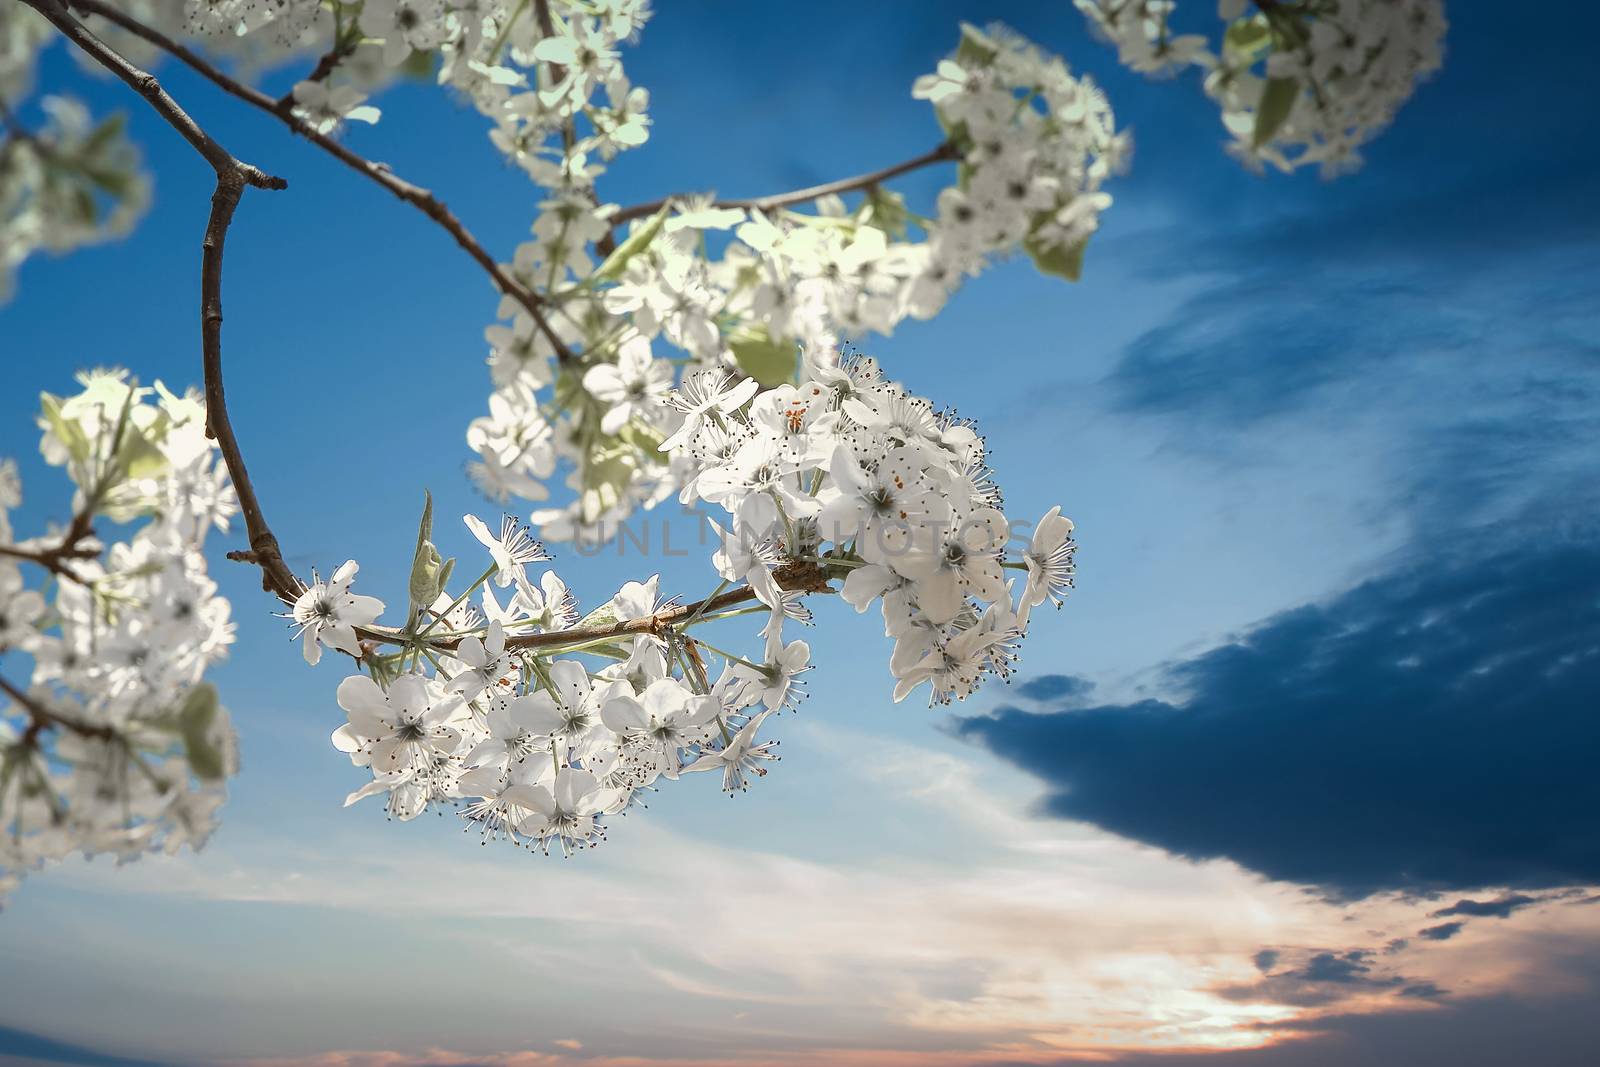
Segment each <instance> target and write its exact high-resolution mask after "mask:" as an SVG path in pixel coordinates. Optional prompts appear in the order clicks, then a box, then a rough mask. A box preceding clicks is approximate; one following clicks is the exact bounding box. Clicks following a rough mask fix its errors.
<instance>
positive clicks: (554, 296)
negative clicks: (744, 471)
mask: <svg viewBox="0 0 1600 1067" xmlns="http://www.w3.org/2000/svg"><path fill="white" fill-rule="evenodd" d="M912 91H913V95H915V96H917V97H919V98H923V99H927V100H928V101H930V103H932V104H933V106H934V109H935V114H936V116H937V118H938V120H939V124H940V127H941V130H942V133H943V136H944V143H943V144H942V146H941V148H940V149H939V151H938V152H937V153H936V154H935V156H933V157H930V159H933V160H934V161H941V162H942V161H951V162H958V163H959V166H958V167H957V168H956V170H957V173H956V175H955V178H956V181H955V184H953V185H951V186H950V187H949V188H946V189H945V190H943V192H941V193H940V194H939V196H938V199H937V205H936V206H937V214H936V216H935V217H932V218H924V217H921V216H918V215H916V214H914V213H913V212H912V211H910V210H909V209H908V208H907V206H906V205H905V202H904V200H903V199H902V198H901V197H900V196H898V195H897V194H895V193H893V192H891V191H889V190H887V189H885V188H882V187H881V186H877V185H874V186H871V187H870V188H868V189H867V190H866V191H865V193H864V195H863V196H862V197H861V199H860V202H859V203H858V204H857V205H856V206H854V207H847V206H846V204H845V202H844V200H843V199H841V198H840V197H838V196H832V195H827V196H821V197H817V198H815V200H814V202H815V211H801V210H797V209H794V208H791V207H788V206H779V207H772V208H766V207H762V206H760V205H757V206H755V207H727V206H721V205H719V204H718V203H717V202H716V201H715V199H714V198H713V197H711V196H709V195H704V196H686V197H678V198H672V199H670V200H668V201H667V202H665V203H663V204H662V205H661V206H660V207H659V209H658V210H656V211H655V212H654V213H653V214H650V215H648V216H644V217H640V218H637V219H636V220H635V222H634V225H633V228H632V229H631V231H630V232H629V233H628V235H627V237H626V238H625V239H624V240H623V241H622V242H621V243H620V244H619V245H617V247H616V248H615V249H614V250H613V251H612V252H611V253H610V254H609V255H608V256H607V257H606V258H605V259H604V260H603V261H602V262H600V263H599V264H598V266H596V265H595V264H594V263H593V262H592V261H591V260H590V259H589V257H588V256H587V253H586V252H585V251H584V249H585V247H586V244H587V243H590V242H593V243H596V244H598V243H599V242H600V241H601V240H602V239H605V238H607V236H608V235H609V233H610V232H611V230H612V222H611V220H612V218H613V216H614V215H615V213H616V211H617V210H618V209H617V208H616V206H615V205H609V204H599V203H597V202H595V201H594V200H593V199H591V198H586V197H583V196H578V195H573V194H570V193H564V194H559V195H557V196H555V197H553V198H552V199H550V200H548V201H546V203H545V204H544V205H543V208H544V213H543V214H542V215H541V217H540V219H539V222H538V223H536V224H535V237H536V239H535V241H533V242H530V243H528V244H525V245H523V246H522V247H521V248H520V249H519V251H518V255H517V260H516V262H515V264H514V269H515V270H516V272H517V273H518V276H519V277H521V278H524V279H525V280H527V281H529V282H530V283H542V284H543V285H544V286H545V288H546V289H547V291H548V292H549V295H550V301H549V306H550V309H551V315H552V317H553V319H554V320H555V330H554V332H555V333H556V335H557V336H558V337H559V339H560V340H562V341H563V342H564V343H565V344H566V345H567V346H568V348H569V351H568V352H567V353H559V352H557V350H556V349H555V346H554V343H553V341H552V339H551V338H549V337H547V336H546V335H545V334H544V332H543V331H541V329H540V328H539V325H538V324H537V323H536V322H535V320H534V318H533V317H532V316H530V315H529V314H527V312H526V311H525V310H524V309H521V308H519V307H518V305H517V304H516V302H515V301H511V300H507V301H504V302H503V304H502V308H501V311H502V313H503V314H505V315H506V316H508V317H509V318H510V320H511V321H510V322H509V324H506V323H497V324H496V325H493V326H491V327H489V329H488V331H487V337H488V341H489V345H490V357H489V366H490V374H491V377H492V379H493V382H494V386H495V392H494V394H493V395H492V396H491V398H490V402H489V413H488V415H487V416H485V417H483V418H480V419H478V420H475V421H474V422H473V424H472V426H471V427H470V428H469V430H468V435H467V437H468V443H469V445H470V446H471V447H472V448H473V449H474V450H475V451H476V452H477V454H478V458H477V459H476V460H475V461H474V463H473V465H472V467H471V468H470V470H471V472H472V474H473V476H474V478H475V479H476V480H477V481H478V483H479V485H480V487H481V488H482V489H483V490H484V491H485V492H486V493H487V494H489V495H490V496H491V497H494V498H496V499H499V500H502V501H503V500H507V499H509V498H511V497H519V498H522V499H525V500H530V501H536V502H539V501H545V500H547V499H548V498H549V497H550V495H551V494H550V490H549V487H548V483H549V480H550V479H551V478H552V476H553V475H555V474H556V472H558V471H562V470H565V471H566V484H567V486H568V487H569V488H570V489H571V490H572V493H571V496H570V498H569V501H568V503H566V504H565V505H563V506H559V507H549V508H546V509H543V510H540V511H536V512H535V513H534V515H533V519H534V521H535V522H537V523H538V524H540V525H541V527H542V530H543V532H544V534H545V536H546V537H548V538H549V539H551V540H565V539H568V538H577V539H585V540H601V539H604V538H605V537H607V536H609V534H610V533H611V531H613V530H614V529H615V528H616V524H617V523H619V522H621V521H622V520H623V519H625V518H626V517H627V515H628V514H629V513H630V512H631V511H632V510H633V509H634V508H635V507H648V506H651V505H653V504H655V503H658V502H659V501H661V500H663V499H666V498H667V497H669V496H670V495H671V494H672V493H673V492H675V491H676V490H677V489H678V488H680V487H681V484H682V480H683V477H684V476H685V474H686V472H687V469H686V468H685V467H684V465H683V464H682V463H677V464H674V463H672V462H669V461H668V458H667V457H666V456H665V455H664V454H662V453H661V452H660V451H659V449H658V448H657V445H658V444H659V442H660V440H661V439H662V438H663V437H665V436H666V435H668V434H670V433H671V432H672V430H673V428H674V422H675V418H676V416H675V415H674V412H673V410H672V405H671V404H670V403H669V402H668V392H669V390H670V389H671V388H672V386H673V384H674V381H675V380H676V381H679V382H687V381H688V379H689V376H691V375H692V374H694V373H695V372H697V371H698V370H702V369H712V370H719V371H727V372H729V373H734V374H737V375H740V376H744V377H750V378H754V379H756V380H758V381H759V382H761V383H762V384H763V385H768V386H770V385H775V384H778V383H780V382H791V381H794V380H795V378H796V375H797V373H799V369H798V365H797V360H796V352H797V351H798V350H799V349H800V348H804V349H807V350H814V351H815V350H823V349H828V348H831V347H833V346H834V345H835V344H836V343H837V342H838V341H839V340H840V339H841V338H845V337H859V336H862V335H864V334H866V333H878V334H883V335H888V334H890V333H891V332H892V331H893V330H894V328H895V326H896V325H897V324H898V323H900V322H901V321H902V320H904V319H905V318H906V317H908V316H909V317H914V318H920V319H926V318H931V317H932V316H933V315H935V314H937V313H938V312H939V311H940V310H941V309H942V308H943V306H944V303H945V301H946V299H947V298H948V296H949V294H950V293H951V292H952V291H953V290H954V289H955V288H956V287H957V286H958V285H959V284H960V283H961V280H962V279H963V278H965V277H968V276H971V275H973V274H976V273H978V272H979V271H981V270H982V269H983V268H984V266H985V265H986V264H988V263H989V262H991V261H992V260H993V259H994V258H995V257H998V256H1002V255H1005V254H1008V253H1011V252H1013V251H1016V250H1018V249H1020V250H1022V251H1023V252H1025V253H1026V254H1027V255H1028V256H1030V257H1031V258H1032V259H1033V261H1034V263H1035V264H1036V265H1037V266H1038V267H1039V268H1040V269H1042V270H1044V271H1047V272H1050V273H1054V274H1058V275H1061V276H1064V277H1069V278H1076V277H1077V274H1078V270H1079V267H1080V264H1081V259H1082V255H1083V250H1084V245H1085V243H1086V241H1087V240H1088V238H1089V236H1090V235H1091V234H1092V233H1093V232H1094V230H1095V228H1096V227H1097V225H1098V221H1099V216H1100V213H1101V212H1102V211H1103V210H1104V209H1105V208H1106V207H1107V206H1108V205H1109V204H1110V196H1109V195H1108V194H1107V193H1105V192H1104V190H1103V188H1102V186H1103V183H1104V182H1105V181H1106V179H1107V178H1108V177H1110V176H1111V175H1112V174H1113V173H1115V172H1116V171H1117V170H1118V169H1119V168H1120V167H1121V166H1122V164H1123V163H1124V162H1125V160H1126V158H1127V155H1128V149H1129V145H1128V138H1127V135H1126V134H1125V133H1122V132H1119V131H1117V129H1116V127H1115V122H1114V119H1113V117H1112V114H1111V110H1110V107H1109V105H1108V104H1107V102H1106V99H1105V96H1104V94H1103V93H1102V92H1101V91H1100V90H1099V88H1098V87H1097V86H1096V85H1095V84H1094V83H1093V82H1092V81H1091V80H1090V79H1088V78H1076V77H1074V76H1073V75H1072V74H1071V73H1070V72H1069V71H1068V70H1067V67H1066V65H1065V64H1064V63H1063V62H1062V61H1061V60H1060V59H1059V58H1057V57H1054V56H1049V55H1047V54H1045V53H1043V52H1041V51H1040V50H1039V49H1037V48H1036V47H1034V46H1033V45H1032V44H1030V43H1029V42H1027V41H1026V40H1024V39H1023V38H1021V37H1019V36H1017V35H1016V34H1014V33H1012V32H1010V31H1009V30H1006V29H1005V28H1004V27H992V28H991V29H990V30H988V31H987V32H986V31H982V30H979V29H977V28H976V27H973V26H964V27H963V28H962V37H961V43H960V46H959V48H958V49H957V50H956V51H955V52H954V53H952V54H951V55H950V56H949V57H948V58H946V59H945V60H944V61H942V62H941V63H940V64H939V66H938V69H937V70H936V71H935V72H934V73H932V74H929V75H927V76H925V77H922V78H919V79H918V80H917V81H916V83H915V85H914V86H913V87H912ZM712 243H714V244H716V245H720V246H721V247H722V248H723V251H722V254H721V255H720V257H717V258H712V257H710V256H709V255H708V254H707V253H706V248H707V247H708V244H712ZM662 348H665V349H667V351H661V350H660V349H662ZM675 355H676V356H677V357H678V358H676V359H674V356H675ZM675 364H679V365H682V369H681V370H679V369H677V368H676V367H675ZM550 386H553V389H552V395H551V397H550V399H549V400H548V401H545V400H541V399H540V392H539V391H540V390H542V389H545V388H546V387H550Z"/></svg>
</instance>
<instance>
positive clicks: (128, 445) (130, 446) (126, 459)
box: [114, 424, 167, 478]
mask: <svg viewBox="0 0 1600 1067" xmlns="http://www.w3.org/2000/svg"><path fill="white" fill-rule="evenodd" d="M114 461H115V468H116V469H117V470H119V471H121V472H123V473H124V474H125V475H126V476H127V477H129V478H154V477H155V476H156V475H158V474H160V473H161V472H162V471H164V470H166V469H167V457H166V454H165V453H163V452H162V451H161V449H159V448H157V447H156V446H155V445H153V444H151V443H150V439H149V438H148V437H146V436H145V435H144V433H143V431H141V430H140V429H139V428H138V427H137V426H134V425H132V424H130V425H129V426H128V427H127V428H126V429H125V430H123V432H122V444H121V445H120V446H119V447H118V448H117V454H116V456H115V457H114Z"/></svg>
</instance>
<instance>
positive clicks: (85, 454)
mask: <svg viewBox="0 0 1600 1067" xmlns="http://www.w3.org/2000/svg"><path fill="white" fill-rule="evenodd" d="M39 410H40V412H41V413H42V416H43V422H44V425H45V428H46V429H47V430H49V431H50V432H51V433H52V434H54V435H55V438H56V440H57V441H60V442H61V446H62V447H63V448H65V449H66V450H67V455H69V456H71V457H72V458H73V459H74V460H76V461H78V462H79V463H87V462H88V460H89V438H88V435H87V434H85V433H84V432H83V427H82V426H80V425H78V423H77V422H76V421H75V420H73V419H68V418H66V417H65V416H63V415H62V414H61V399H60V398H59V397H55V396H51V395H50V394H49V393H40V394H39Z"/></svg>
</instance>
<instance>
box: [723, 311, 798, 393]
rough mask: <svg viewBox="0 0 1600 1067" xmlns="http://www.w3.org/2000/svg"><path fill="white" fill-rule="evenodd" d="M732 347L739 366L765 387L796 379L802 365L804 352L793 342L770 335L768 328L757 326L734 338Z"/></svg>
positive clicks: (729, 341)
mask: <svg viewBox="0 0 1600 1067" xmlns="http://www.w3.org/2000/svg"><path fill="white" fill-rule="evenodd" d="M728 347H729V348H730V349H732V350H733V358H734V361H735V362H737V363H738V364H739V369H740V370H742V371H744V372H745V373H746V374H748V375H749V376H750V377H752V378H754V379H755V380H756V381H758V382H760V383H761V384H762V385H765V386H773V385H782V384H783V383H784V382H792V381H794V376H795V369H796V368H797V367H798V366H799V362H800V353H799V349H798V348H797V347H796V345H795V343H794V342H793V341H787V340H785V341H774V340H772V338H770V337H768V336H767V330H766V327H764V326H762V327H757V328H756V329H754V330H748V331H746V332H744V333H743V334H739V335H736V336H734V337H730V338H729V339H728Z"/></svg>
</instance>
